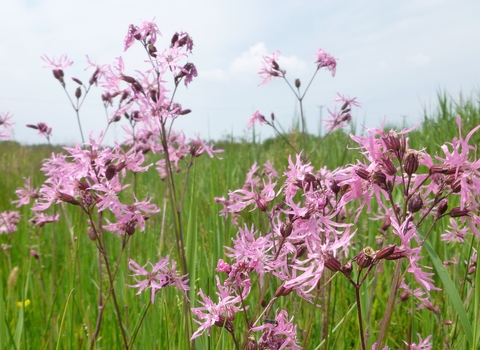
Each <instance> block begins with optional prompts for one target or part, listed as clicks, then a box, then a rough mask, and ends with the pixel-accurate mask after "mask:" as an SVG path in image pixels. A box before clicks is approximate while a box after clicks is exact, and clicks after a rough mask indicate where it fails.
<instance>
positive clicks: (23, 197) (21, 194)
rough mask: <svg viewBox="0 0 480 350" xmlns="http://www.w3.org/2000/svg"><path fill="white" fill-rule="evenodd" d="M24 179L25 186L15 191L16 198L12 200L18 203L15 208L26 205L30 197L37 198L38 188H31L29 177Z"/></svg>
mask: <svg viewBox="0 0 480 350" xmlns="http://www.w3.org/2000/svg"><path fill="white" fill-rule="evenodd" d="M24 179H25V188H19V189H18V190H16V191H15V193H16V194H17V197H18V200H14V201H12V204H13V203H18V204H17V208H19V207H21V206H22V205H26V204H29V203H30V199H32V198H33V199H37V198H38V188H33V187H32V186H31V185H30V178H29V177H27V178H24Z"/></svg>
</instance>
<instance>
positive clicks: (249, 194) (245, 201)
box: [228, 181, 277, 213]
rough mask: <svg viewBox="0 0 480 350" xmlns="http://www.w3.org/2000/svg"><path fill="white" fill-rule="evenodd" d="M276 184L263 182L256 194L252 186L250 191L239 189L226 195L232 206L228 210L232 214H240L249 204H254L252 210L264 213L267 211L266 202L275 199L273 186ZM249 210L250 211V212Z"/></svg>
mask: <svg viewBox="0 0 480 350" xmlns="http://www.w3.org/2000/svg"><path fill="white" fill-rule="evenodd" d="M276 185H277V183H276V182H274V183H271V182H270V181H269V182H268V183H265V181H264V182H263V189H262V190H260V191H259V192H256V191H255V189H254V187H253V186H250V189H248V190H247V189H245V188H243V189H240V190H236V191H234V192H230V193H229V194H228V195H229V197H230V199H232V200H233V202H234V204H232V205H230V206H229V207H228V209H229V210H230V211H232V212H237V213H238V212H240V211H242V210H243V209H245V208H246V207H247V206H249V205H250V204H254V206H253V208H252V210H255V208H259V209H260V210H261V211H266V210H267V209H268V204H267V203H268V202H270V201H272V200H273V199H275V197H276V194H275V186H276ZM252 210H250V211H252Z"/></svg>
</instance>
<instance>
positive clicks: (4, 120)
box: [0, 112, 15, 140]
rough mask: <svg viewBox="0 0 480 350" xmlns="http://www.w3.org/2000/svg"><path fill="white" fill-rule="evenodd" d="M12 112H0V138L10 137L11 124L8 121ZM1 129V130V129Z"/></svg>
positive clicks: (6, 138)
mask: <svg viewBox="0 0 480 350" xmlns="http://www.w3.org/2000/svg"><path fill="white" fill-rule="evenodd" d="M12 117H13V114H10V113H8V112H7V113H0V139H4V140H8V139H9V138H10V131H9V130H8V129H10V128H11V127H12V126H13V124H15V123H12V122H11V121H10V119H12ZM2 129H3V130H2Z"/></svg>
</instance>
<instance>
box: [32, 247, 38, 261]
mask: <svg viewBox="0 0 480 350" xmlns="http://www.w3.org/2000/svg"><path fill="white" fill-rule="evenodd" d="M30 255H31V256H33V257H34V258H35V259H37V260H40V255H38V253H37V252H36V251H35V250H33V249H32V250H30Z"/></svg>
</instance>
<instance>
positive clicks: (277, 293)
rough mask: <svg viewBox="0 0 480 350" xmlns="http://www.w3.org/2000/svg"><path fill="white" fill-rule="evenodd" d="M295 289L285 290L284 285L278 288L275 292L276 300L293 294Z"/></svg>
mask: <svg viewBox="0 0 480 350" xmlns="http://www.w3.org/2000/svg"><path fill="white" fill-rule="evenodd" d="M292 290H293V288H292V287H290V288H285V286H284V285H283V284H282V285H281V286H280V287H278V288H277V290H276V291H275V298H278V297H286V296H287V295H288V294H290V293H291V292H292Z"/></svg>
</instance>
